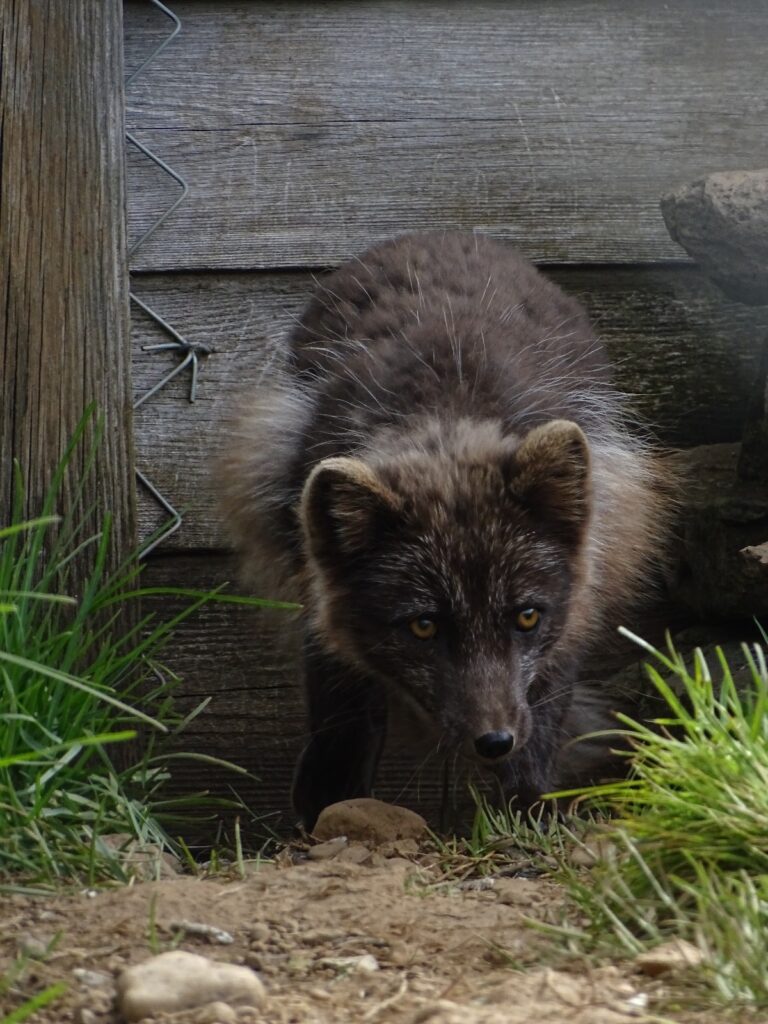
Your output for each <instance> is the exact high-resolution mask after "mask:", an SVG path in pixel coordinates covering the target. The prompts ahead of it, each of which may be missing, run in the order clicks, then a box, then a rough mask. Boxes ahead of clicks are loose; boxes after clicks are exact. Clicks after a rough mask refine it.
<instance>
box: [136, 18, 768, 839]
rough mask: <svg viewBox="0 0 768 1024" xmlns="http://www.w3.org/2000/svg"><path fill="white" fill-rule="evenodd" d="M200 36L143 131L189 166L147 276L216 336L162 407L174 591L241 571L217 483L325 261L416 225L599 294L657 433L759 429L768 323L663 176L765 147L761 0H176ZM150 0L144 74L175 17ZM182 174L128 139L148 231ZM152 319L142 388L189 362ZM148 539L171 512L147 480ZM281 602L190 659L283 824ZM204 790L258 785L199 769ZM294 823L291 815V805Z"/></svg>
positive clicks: (715, 437) (141, 257)
mask: <svg viewBox="0 0 768 1024" xmlns="http://www.w3.org/2000/svg"><path fill="white" fill-rule="evenodd" d="M172 7H173V9H174V11H175V12H176V13H177V14H178V15H179V17H180V18H181V21H182V32H181V34H180V35H179V37H178V38H177V39H176V40H175V41H174V42H173V43H172V44H171V45H170V46H169V47H168V48H167V50H165V51H164V53H163V54H162V55H161V56H160V57H159V58H158V59H157V60H156V61H155V62H154V63H153V64H152V65H151V66H150V67H149V68H148V69H147V70H146V72H145V73H144V74H143V75H142V76H141V77H140V78H139V79H137V81H136V82H135V83H134V84H133V85H131V87H130V88H129V90H128V93H127V123H128V127H129V129H130V130H131V131H132V132H133V133H134V134H135V135H136V137H137V138H138V139H139V140H140V141H141V142H143V143H144V144H146V145H148V146H150V147H151V148H152V149H153V150H155V151H156V152H157V153H158V155H160V156H161V157H162V158H163V159H164V160H166V161H167V162H168V163H169V164H170V165H171V166H173V167H174V168H175V169H177V170H178V171H179V172H180V173H181V174H183V175H184V177H185V178H186V179H187V180H188V183H189V186H190V194H189V196H188V198H187V200H186V201H185V202H184V203H183V204H182V205H181V206H180V207H179V208H178V210H177V211H176V212H175V213H174V214H173V215H172V216H171V217H170V218H169V219H168V220H167V221H166V222H165V224H164V225H163V226H162V227H161V228H160V229H159V230H158V231H157V232H156V233H155V234H154V235H153V237H152V238H151V239H150V240H149V241H148V242H147V244H146V245H144V246H143V247H142V248H141V249H140V250H139V251H138V252H137V253H136V255H135V257H134V259H133V266H132V269H133V287H134V290H135V292H136V293H137V295H138V296H139V297H140V298H141V299H142V300H143V301H145V302H147V303H149V304H150V305H151V306H152V307H153V308H155V309H156V310H157V311H158V312H159V313H160V314H161V315H162V316H163V317H164V318H166V319H167V320H168V321H169V322H170V323H172V324H173V326H174V327H175V328H176V329H177V330H179V331H180V332H181V333H182V334H183V335H184V336H186V337H187V338H189V339H190V340H195V341H202V342H205V343H207V344H209V345H211V346H212V347H213V349H214V353H213V354H212V355H211V356H210V357H209V358H208V359H207V360H206V361H205V363H204V365H203V367H202V369H201V373H200V379H199V386H198V398H197V401H196V402H195V403H194V404H190V403H189V402H188V400H187V395H188V381H186V380H184V379H181V378H178V379H177V380H175V381H174V382H173V384H172V385H170V386H169V387H167V388H166V389H164V390H163V391H162V392H160V393H159V394H158V395H157V396H156V397H155V398H154V399H152V400H151V401H149V402H148V403H147V404H146V405H145V406H143V407H142V408H141V409H140V410H138V412H137V415H136V422H135V443H136V451H137V461H138V465H139V467H140V468H141V469H143V470H144V471H145V472H147V473H148V475H149V476H150V477H151V478H152V480H153V481H154V482H155V483H156V484H157V485H158V486H159V487H160V489H161V490H162V491H163V493H165V494H166V495H167V496H168V497H169V498H170V500H171V501H172V502H173V503H174V504H176V505H178V506H181V507H183V509H184V510H185V514H184V524H183V527H182V529H181V530H180V531H179V532H177V533H176V534H175V535H174V536H173V537H172V538H171V539H170V540H169V542H167V543H166V544H165V545H163V546H162V548H161V549H160V550H159V551H158V552H157V553H156V555H155V556H154V557H153V559H152V563H151V565H150V569H149V576H150V577H151V578H152V580H156V581H160V580H162V581H167V582H173V583H177V584H182V583H183V584H194V585H198V586H207V585H214V584H218V583H219V582H221V581H222V580H224V579H232V578H234V575H235V570H234V567H233V562H232V559H231V557H229V556H228V555H227V554H226V553H225V552H224V551H223V546H224V541H223V538H222V531H221V525H220V523H219V521H218V519H217V515H216V511H215V502H214V500H213V495H212V492H211V488H210V486H209V485H208V482H207V481H208V469H209V466H210V464H211V462H212V461H213V460H214V459H215V458H216V454H217V452H219V451H220V450H221V448H222V446H224V445H225V444H226V438H225V437H223V436H221V434H220V432H219V431H218V429H217V423H218V422H219V420H220V417H221V415H222V413H223V412H224V411H226V409H227V408H228V406H229V404H230V402H231V400H232V396H233V395H234V394H235V393H236V392H237V391H238V390H239V389H240V388H241V387H242V385H244V384H247V382H248V381H249V380H253V379H254V378H255V377H256V375H257V374H258V373H259V372H260V370H261V368H262V367H264V365H265V364H267V363H268V362H269V361H270V360H271V359H273V358H274V357H275V354H276V353H277V352H278V350H279V346H280V344H281V337H282V335H283V333H284V331H285V330H286V328H287V327H288V325H289V324H290V323H291V320H292V318H293V317H295V315H296V313H297V312H298V311H299V310H300V309H301V306H302V303H303V301H304V299H305V297H306V295H307V293H308V291H309V289H310V288H311V284H312V275H313V274H314V273H317V272H318V271H321V270H322V269H324V268H326V267H328V266H330V265H333V264H335V263H337V262H338V261H340V260H342V259H344V258H346V257H349V256H351V255H353V254H355V253H356V252H359V251H360V250H361V249H362V248H363V247H365V246H367V245H368V244H370V243H371V242H373V241H375V240H377V239H380V238H383V237H386V236H388V235H391V234H393V233H397V232H399V231H403V230H407V229H412V228H429V227H463V228H473V229H478V230H482V231H487V232H488V233H490V234H492V235H494V236H496V237H499V238H503V239H506V240H508V241H509V242H511V243H513V244H515V245H517V246H518V247H519V248H521V249H522V250H523V251H524V252H525V253H527V254H528V255H529V256H530V257H532V258H533V259H535V260H536V261H538V262H541V263H543V264H546V266H547V269H550V270H551V272H552V276H553V277H554V278H555V279H556V280H557V281H558V282H559V283H560V284H561V285H562V286H563V287H564V288H566V289H567V290H570V291H572V292H574V293H575V294H577V295H579V296H580V297H582V298H583V299H584V301H585V302H586V304H587V306H588V307H589V309H590V310H591V312H592V313H593V315H594V317H595V319H596V321H597V323H598V329H599V331H600V333H601V335H602V336H603V337H604V339H605V341H606V343H607V344H608V347H609V349H610V351H611V353H612V355H613V356H614V358H615V360H616V364H617V375H618V378H619V381H620V383H621V385H622V386H623V387H624V388H625V389H626V390H627V391H628V392H630V393H631V394H632V395H633V396H634V399H635V406H636V408H637V410H638V411H639V412H640V413H641V414H642V415H643V416H645V417H647V418H648V419H649V420H650V421H651V422H652V424H653V425H654V426H655V428H656V430H657V432H658V434H659V435H660V436H661V437H662V438H663V439H664V440H666V441H669V442H671V443H673V444H675V445H680V446H689V445H694V444H701V443H710V442H716V441H729V440H735V439H738V437H739V432H740V423H741V416H742V412H743V409H744V404H745V399H746V395H747V390H748V387H749V384H750V381H751V377H752V375H753V373H754V369H755V365H756V359H757V344H756V342H757V338H758V337H759V335H760V334H761V332H764V331H765V329H766V326H768V315H767V314H766V313H765V312H764V311H755V310H749V309H746V308H743V307H741V306H737V305H734V304H732V303H728V302H726V301H725V300H724V299H723V298H722V296H721V295H720V293H719V292H718V291H717V290H716V289H715V288H714V287H713V286H711V285H709V284H708V283H707V282H706V281H705V280H704V279H703V278H702V277H701V275H700V274H699V273H698V272H697V270H696V269H695V268H694V267H692V266H691V265H690V264H689V263H688V262H687V260H686V258H685V256H684V253H683V252H682V250H680V249H679V248H678V247H677V246H676V245H675V244H674V243H673V242H672V241H671V240H670V239H669V237H668V235H667V232H666V230H665V227H664V224H663V221H662V219H661V216H660V214H659V209H658V200H659V196H660V195H661V193H663V192H664V191H665V190H667V189H669V188H671V187H673V186H675V185H676V184H678V183H681V182H684V181H687V180H689V179H693V178H696V177H699V176H701V175H703V174H706V173H709V172H711V171H715V170H725V169H729V168H741V167H755V166H761V165H764V164H765V161H766V155H765V143H764V140H765V138H766V137H767V135H768V90H766V88H765V73H764V72H765V61H764V53H765V46H766V42H768V6H766V5H765V3H763V2H762V0H728V2H726V0H676V2H674V3H667V2H661V0H645V2H643V3H642V4H639V3H636V2H634V0H506V2H493V0H473V2H470V0H465V2H453V0H440V2H437V0H435V2H424V3H412V2H402V0H382V2H373V0H348V2H341V0H338V2H323V3H321V2H315V3H309V2H282V3H277V2H256V0H253V2H248V0H226V2H213V0H175V2H173V3H172ZM166 24H167V22H166V20H165V19H164V18H163V17H162V15H161V14H160V13H159V12H158V11H157V9H156V8H154V7H152V6H151V5H150V4H149V3H144V2H138V0H135V2H134V0H127V2H126V3H125V46H126V61H127V65H128V69H129V70H130V68H131V67H132V66H136V65H137V64H138V63H140V61H141V60H142V59H143V57H144V56H145V55H146V54H147V53H148V52H149V50H150V49H151V48H152V46H153V45H155V44H156V43H157V41H159V39H160V38H161V37H162V34H163V33H164V32H165V31H166ZM176 194H177V186H176V185H174V183H173V182H172V181H170V179H168V178H167V176H165V175H163V174H162V173H160V172H159V171H158V170H157V169H156V168H154V167H152V166H151V165H150V164H148V162H147V161H146V159H145V158H144V157H142V156H140V155H137V154H136V153H135V152H132V151H130V150H129V214H130V218H129V226H130V233H131V235H132V237H134V238H135V237H138V235H139V234H140V233H141V232H142V231H143V230H144V228H145V227H146V226H147V224H148V223H150V221H151V219H152V218H153V217H154V216H156V215H157V213H158V212H160V211H161V210H162V209H163V208H164V207H165V206H167V205H169V203H170V202H171V201H172V200H173V198H174V197H175V195H176ZM160 340H163V338H162V336H161V335H160V334H159V332H158V330H157V328H156V327H155V326H154V325H152V324H151V322H150V321H149V320H148V319H147V318H146V317H145V316H144V315H143V314H141V313H138V312H137V313H136V315H135V317H134V332H133V353H134V364H133V373H134V383H135V387H136V390H137V393H143V392H144V391H146V389H147V388H148V387H150V386H151V385H152V384H153V383H154V382H155V381H157V380H158V379H159V377H160V376H162V374H163V372H165V370H167V369H169V368H170V367H171V366H172V365H173V357H172V356H169V355H167V354H157V353H154V354H150V353H146V352H144V351H143V348H142V347H143V346H144V345H146V344H151V343H153V342H155V341H160ZM140 497H141V500H140V508H139V514H140V523H141V527H142V530H143V531H144V532H145V533H146V532H147V531H149V530H151V529H152V528H153V527H154V526H155V525H156V524H157V522H158V521H159V516H158V512H157V508H156V506H155V504H154V503H153V502H152V501H151V499H149V498H148V497H147V496H146V495H141V496H140ZM285 632H286V625H285V622H284V621H283V620H282V619H281V617H280V616H279V615H277V614H275V613H254V612H253V611H246V610H242V609H238V610H235V611H233V610H231V609H226V608H223V607H215V608H211V609H208V610H206V611H204V612H203V613H202V614H201V615H199V616H198V617H197V618H196V620H195V621H194V623H190V624H189V625H188V626H186V627H185V628H184V630H183V631H182V633H181V635H180V636H179V638H178V641H177V643H176V645H175V646H174V648H173V650H172V651H170V652H169V655H168V660H169V662H170V663H171V664H172V666H173V667H174V668H176V669H177V670H178V671H179V672H180V673H181V674H182V675H183V676H184V679H185V683H184V688H183V694H184V697H183V701H184V702H185V703H191V702H193V701H195V700H198V699H200V698H202V697H204V696H208V695H212V696H213V698H214V699H213V701H212V702H211V704H210V706H209V708H208V710H207V711H206V712H205V714H204V715H203V716H202V717H201V718H200V719H198V720H197V721H196V723H195V724H194V725H193V726H192V728H191V729H190V730H189V732H188V733H187V736H186V739H185V741H184V745H185V746H186V747H188V748H189V747H194V748H195V749H199V750H202V751H205V752H208V753H213V754H217V755H223V756H229V757H232V758H234V759H236V760H238V761H240V762H241V763H242V764H244V765H245V767H247V768H248V769H249V770H250V771H252V772H253V773H254V774H255V775H257V776H259V777H260V779H261V781H260V782H259V783H256V782H247V783H246V784H242V783H238V784H237V785H238V788H239V789H240V791H241V792H242V794H243V795H244V796H245V797H246V799H247V800H248V802H249V804H250V806H251V807H252V808H253V809H254V811H255V812H257V813H262V812H277V813H280V812H284V811H285V810H286V808H287V795H288V786H289V781H290V773H291V770H292V762H293V758H294V755H295V752H296V749H297V745H298V743H299V742H300V735H301V729H302V719H301V710H300V694H299V687H298V682H297V677H296V669H295V665H294V664H293V663H292V662H291V661H290V659H286V658H285V656H284V655H283V654H282V653H280V651H279V646H280V638H281V635H282V634H284V633H285ZM179 772H180V774H179V780H180V784H181V785H182V786H183V787H186V786H189V787H193V786H195V785H206V786H208V787H210V788H212V789H214V790H217V791H219V792H224V791H226V789H227V787H228V786H229V785H230V784H231V783H233V782H234V781H235V780H233V779H231V778H228V777H227V776H225V775H224V774H223V773H220V772H218V771H212V770H211V769H209V768H202V769H201V767H200V766H199V765H197V766H195V765H194V764H191V763H190V764H189V765H186V766H182V768H180V769H179ZM437 786H438V783H437V781H436V777H435V774H434V772H431V773H430V772H429V771H426V770H419V766H418V764H415V763H406V762H404V761H402V760H401V759H398V758H395V759H394V766H393V767H392V769H391V770H390V771H388V773H387V779H386V782H385V785H384V786H383V789H382V792H384V793H385V794H386V795H388V796H390V797H393V796H398V795H399V796H400V797H401V799H406V800H408V802H410V803H412V804H419V803H420V804H421V805H422V806H426V807H434V804H435V801H436V797H437V791H438V790H437ZM284 820H290V815H288V816H287V818H284Z"/></svg>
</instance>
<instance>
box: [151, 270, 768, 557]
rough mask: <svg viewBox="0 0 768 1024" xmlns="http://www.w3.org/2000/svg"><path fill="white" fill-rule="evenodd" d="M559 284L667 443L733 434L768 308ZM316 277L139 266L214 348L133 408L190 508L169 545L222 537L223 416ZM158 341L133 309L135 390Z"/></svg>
mask: <svg viewBox="0 0 768 1024" xmlns="http://www.w3.org/2000/svg"><path fill="white" fill-rule="evenodd" d="M552 276H553V277H554V278H555V279H556V280H557V281H558V283H559V284H560V285H561V286H562V287H563V288H565V289H566V290H567V291H570V292H572V293H574V294H576V295H578V296H579V297H581V298H582V299H583V300H584V301H585V302H586V304H587V306H588V308H589V310H590V312H591V314H592V316H593V319H594V321H595V323H596V325H597V330H598V332H599V333H600V335H601V336H602V337H603V339H604V340H605V342H606V344H607V346H608V349H609V351H610V354H611V356H612V358H613V359H614V361H615V363H616V376H617V380H618V383H619V385H620V386H621V387H622V388H623V389H624V390H625V391H627V392H629V393H630V394H631V395H632V396H633V399H632V406H633V408H634V409H635V410H636V411H637V412H638V413H639V414H640V415H641V417H642V418H643V419H644V420H645V421H647V422H650V423H651V424H652V425H654V426H655V428H656V430H657V433H658V435H659V436H660V437H661V438H662V439H663V440H664V441H666V442H668V443H671V444H674V445H682V446H688V445H694V444H706V443H712V442H718V441H733V440H736V439H738V438H739V437H740V430H741V422H742V418H743V415H744V410H745V407H746V401H747V397H748V395H749V392H750V385H751V381H752V377H753V375H754V372H755V369H756V367H757V363H758V359H759V342H760V338H761V337H762V336H763V335H764V333H765V330H766V329H767V328H768V311H766V310H760V309H749V308H747V307H744V306H741V305H738V304H736V303H731V302H727V301H726V300H724V299H723V297H722V295H721V293H720V292H719V290H718V289H717V288H716V287H715V286H714V285H712V284H710V283H709V282H708V281H706V279H705V278H703V276H702V275H700V274H699V273H698V272H697V271H695V270H693V269H687V268H678V269H676V270H670V269H667V270H651V269H630V268H626V269H617V268H613V269H612V270H610V272H608V271H606V270H605V269H595V270H575V269H562V268H561V269H559V270H556V271H554V272H553V273H552ZM311 288H312V280H311V278H310V276H309V275H307V274H299V273H283V274H260V273H253V274H226V275H185V274H178V275H173V276H170V275H149V276H139V277H137V279H136V281H135V290H136V292H137V294H138V295H139V296H140V297H141V298H142V299H144V300H146V301H148V302H149V303H150V304H151V305H152V306H153V307H154V308H156V309H157V311H158V312H159V313H160V314H161V315H163V316H165V317H167V319H168V320H170V322H171V323H173V324H174V325H175V326H176V327H177V328H178V329H179V330H180V331H181V332H182V334H185V335H186V337H188V338H189V340H191V341H199V342H206V343H208V344H210V345H212V346H213V348H214V349H215V352H214V354H213V355H211V356H210V357H209V358H208V359H207V360H205V362H204V363H203V365H202V367H201V370H200V377H199V384H198V391H197V395H198V397H197V401H196V402H195V403H194V404H190V402H189V400H188V395H189V378H188V377H186V378H185V379H183V380H182V379H181V378H177V379H176V380H175V381H173V382H172V384H171V385H169V386H168V387H167V388H166V389H164V390H163V391H161V392H160V393H159V394H157V395H156V396H155V397H154V398H153V399H152V400H151V401H150V402H148V403H147V405H146V406H145V407H142V408H141V409H139V410H138V411H137V414H136V447H137V459H138V464H139V467H140V468H141V469H143V470H144V471H145V472H146V473H147V474H148V475H149V476H150V477H151V478H152V479H153V480H154V481H155V482H156V483H157V484H158V485H159V486H160V488H161V490H162V491H163V492H164V493H165V494H167V495H168V497H169V498H170V500H171V501H172V502H173V503H174V504H177V505H178V506H181V507H183V508H184V509H186V515H185V520H184V526H183V528H182V530H181V531H180V532H179V533H177V534H176V535H174V537H172V538H171V540H170V541H169V542H168V544H169V546H172V547H174V548H177V549H186V550H189V549H200V548H217V547H220V546H221V545H222V543H223V539H222V533H221V529H220V527H219V524H218V522H217V513H216V509H215V501H214V495H213V494H212V491H211V487H210V484H209V482H208V480H209V475H210V467H211V465H212V462H213V460H214V459H215V457H216V453H217V452H219V451H220V450H221V449H222V447H223V446H224V445H226V436H225V435H223V434H222V432H221V429H220V427H219V424H220V422H221V420H222V418H223V417H225V416H226V413H227V411H228V410H229V409H230V408H231V403H232V400H233V397H234V396H235V395H236V394H239V393H240V392H241V391H242V390H243V389H244V388H247V387H248V385H252V384H253V383H255V382H256V381H257V380H258V379H259V376H260V374H261V373H262V372H265V370H268V368H269V366H270V364H271V362H272V361H273V360H275V359H278V358H279V355H280V351H281V343H282V338H283V335H284V334H285V332H286V331H287V330H288V329H289V328H290V326H291V324H292V323H293V322H294V320H295V317H296V316H297V315H298V314H299V312H300V310H301V308H302V305H303V303H304V301H305V300H306V297H307V295H308V293H309V291H310V290H311ZM159 340H163V339H162V336H161V335H160V334H159V333H158V332H157V329H156V328H155V327H154V326H153V325H152V324H151V323H150V322H149V321H148V320H147V319H146V318H145V317H144V316H143V314H141V313H139V312H137V313H136V314H135V319H134V339H133V344H134V380H135V385H136V392H137V394H141V393H143V392H144V391H146V390H147V389H148V388H150V387H151V386H152V384H153V383H155V382H156V381H158V380H159V379H160V378H161V377H162V375H163V374H164V373H165V372H167V370H168V369H170V368H171V367H173V365H174V357H172V356H169V355H168V354H167V353H147V352H144V351H142V346H143V345H146V344H151V343H153V342H156V341H159ZM140 516H141V528H142V532H143V533H147V532H149V531H151V530H152V529H154V528H155V527H156V526H157V525H159V522H160V518H159V516H158V513H157V509H156V506H155V504H154V502H152V501H150V500H145V498H144V496H143V495H142V496H141V502H140Z"/></svg>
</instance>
